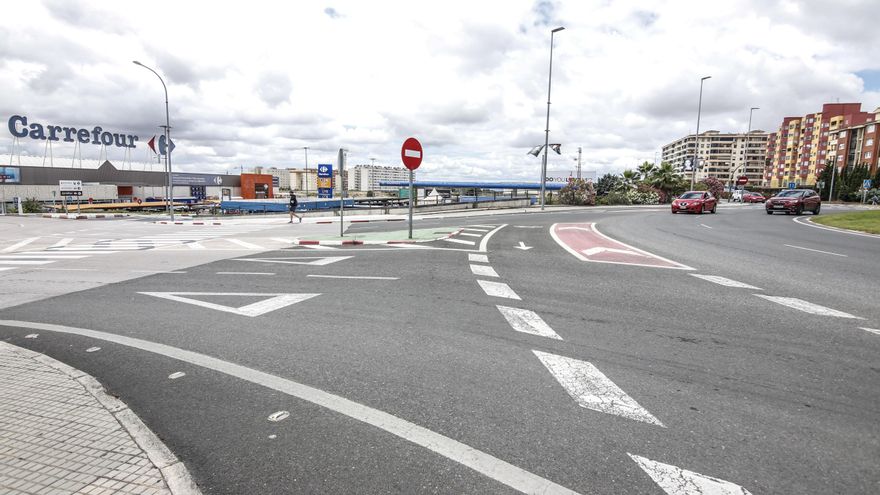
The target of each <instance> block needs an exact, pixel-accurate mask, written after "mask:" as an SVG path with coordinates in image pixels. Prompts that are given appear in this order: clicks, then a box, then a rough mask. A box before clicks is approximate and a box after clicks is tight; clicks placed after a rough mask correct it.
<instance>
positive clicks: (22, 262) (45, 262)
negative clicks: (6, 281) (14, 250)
mask: <svg viewBox="0 0 880 495" xmlns="http://www.w3.org/2000/svg"><path fill="white" fill-rule="evenodd" d="M49 263H55V262H54V261H52V260H21V259H19V260H15V261H8V260H0V265H48V264H49Z"/></svg>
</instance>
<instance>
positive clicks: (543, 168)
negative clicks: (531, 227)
mask: <svg viewBox="0 0 880 495" xmlns="http://www.w3.org/2000/svg"><path fill="white" fill-rule="evenodd" d="M563 29H565V28H564V27H562V26H560V27H558V28H556V29H554V30H552V31H550V71H549V74H548V76H547V125H546V126H545V128H544V159H543V161H542V162H541V211H544V191H545V189H546V182H547V148H548V147H549V145H550V88H551V85H552V83H553V35H555V34H556V33H558V32H559V31H562V30H563Z"/></svg>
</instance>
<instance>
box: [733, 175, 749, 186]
mask: <svg viewBox="0 0 880 495" xmlns="http://www.w3.org/2000/svg"><path fill="white" fill-rule="evenodd" d="M748 182H749V178H748V177H746V176H745V175H741V176H739V177H738V178H737V179H736V183H737V185H740V186H741V185H743V184H748Z"/></svg>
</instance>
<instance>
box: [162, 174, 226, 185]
mask: <svg viewBox="0 0 880 495" xmlns="http://www.w3.org/2000/svg"><path fill="white" fill-rule="evenodd" d="M171 182H172V183H173V184H174V185H175V186H221V185H223V176H221V175H215V174H187V173H179V174H178V173H172V174H171Z"/></svg>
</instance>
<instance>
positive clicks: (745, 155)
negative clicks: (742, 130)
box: [727, 107, 761, 203]
mask: <svg viewBox="0 0 880 495" xmlns="http://www.w3.org/2000/svg"><path fill="white" fill-rule="evenodd" d="M760 109H761V108H760V107H752V108H750V109H749V127H748V130H747V131H746V151H745V153H743V164H742V165H740V167H742V169H743V173H744V174H746V173H748V168H749V144H750V143H751V140H752V112H754V111H755V110H760ZM740 167H737V168H735V169H734V170H733V171H731V172H730V196H728V197H727V202H728V203H730V198H731V196H733V176H734V172H736V171H737V170H739V168H740Z"/></svg>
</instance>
